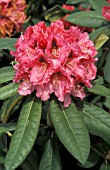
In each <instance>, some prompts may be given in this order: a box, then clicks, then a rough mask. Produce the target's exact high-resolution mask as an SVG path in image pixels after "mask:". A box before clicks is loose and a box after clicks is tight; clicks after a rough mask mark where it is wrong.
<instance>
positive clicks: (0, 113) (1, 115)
mask: <svg viewBox="0 0 110 170" xmlns="http://www.w3.org/2000/svg"><path fill="white" fill-rule="evenodd" d="M8 103H9V100H5V101H4V102H3V104H2V107H1V109H0V121H1V122H2V120H3V118H4V116H5V112H6V109H7V105H8Z"/></svg>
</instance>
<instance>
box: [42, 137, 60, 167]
mask: <svg viewBox="0 0 110 170" xmlns="http://www.w3.org/2000/svg"><path fill="white" fill-rule="evenodd" d="M47 169H48V170H61V169H62V168H61V162H60V157H59V150H58V144H57V143H56V142H55V141H51V140H50V139H49V140H48V142H47V143H46V146H45V151H44V154H43V156H42V159H41V162H40V165H39V170H47Z"/></svg>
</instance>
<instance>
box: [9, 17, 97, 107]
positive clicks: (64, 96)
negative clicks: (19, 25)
mask: <svg viewBox="0 0 110 170" xmlns="http://www.w3.org/2000/svg"><path fill="white" fill-rule="evenodd" d="M15 47H16V51H14V52H13V51H11V54H12V55H13V56H15V60H16V64H15V66H14V69H15V77H14V82H21V84H20V87H19V89H18V92H19V94H20V95H28V94H31V93H32V92H33V91H34V90H36V96H37V97H38V98H41V100H43V101H46V100H48V99H49V98H50V95H51V94H52V93H54V94H55V96H56V97H57V98H58V100H59V101H61V102H64V107H68V106H69V105H70V103H71V97H70V95H73V96H75V97H79V98H81V99H83V98H84V97H85V93H84V86H87V87H92V85H91V83H90V81H91V80H93V79H94V78H95V77H96V71H97V69H96V66H95V65H94V63H95V62H96V61H97V59H96V58H94V56H95V55H96V54H97V51H96V50H95V48H94V44H93V42H92V41H91V40H89V36H88V33H86V32H84V33H82V32H81V30H80V29H79V28H78V27H74V26H71V27H70V29H69V30H65V29H64V25H63V22H62V21H59V20H57V21H56V22H53V23H51V24H50V26H48V27H47V26H46V25H45V23H44V22H39V23H38V24H36V25H34V26H30V27H28V28H27V30H26V32H25V33H24V34H23V35H21V36H20V38H19V39H18V40H17V42H16V44H15Z"/></svg>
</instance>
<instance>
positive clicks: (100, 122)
mask: <svg viewBox="0 0 110 170" xmlns="http://www.w3.org/2000/svg"><path fill="white" fill-rule="evenodd" d="M82 112H84V113H85V114H86V115H88V116H89V117H90V118H92V119H94V120H95V121H96V122H99V124H101V125H103V126H105V124H104V123H103V122H102V121H99V120H98V119H96V118H95V117H93V116H92V115H91V114H89V113H88V112H86V111H84V110H82ZM105 127H108V128H110V127H109V126H105Z"/></svg>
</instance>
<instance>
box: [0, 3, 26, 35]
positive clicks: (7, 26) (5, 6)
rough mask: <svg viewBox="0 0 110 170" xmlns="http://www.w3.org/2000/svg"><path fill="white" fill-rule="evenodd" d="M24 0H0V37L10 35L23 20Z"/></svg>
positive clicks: (17, 29) (19, 28)
mask: <svg viewBox="0 0 110 170" xmlns="http://www.w3.org/2000/svg"><path fill="white" fill-rule="evenodd" d="M25 8H26V2H25V0H0V37H2V38H4V37H6V36H8V37H11V36H12V34H13V33H14V32H19V31H20V30H21V28H22V25H23V24H24V22H25V19H26V15H25V13H24V9H25Z"/></svg>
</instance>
